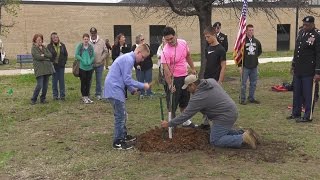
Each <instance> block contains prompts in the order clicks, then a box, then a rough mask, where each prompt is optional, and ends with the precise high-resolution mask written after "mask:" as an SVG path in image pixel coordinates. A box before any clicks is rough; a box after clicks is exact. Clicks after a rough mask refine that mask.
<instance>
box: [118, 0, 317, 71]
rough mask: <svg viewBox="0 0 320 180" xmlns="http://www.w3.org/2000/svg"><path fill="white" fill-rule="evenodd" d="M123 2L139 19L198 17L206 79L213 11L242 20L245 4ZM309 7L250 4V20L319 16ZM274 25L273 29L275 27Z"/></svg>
mask: <svg viewBox="0 0 320 180" xmlns="http://www.w3.org/2000/svg"><path fill="white" fill-rule="evenodd" d="M123 2H125V3H130V4H133V6H131V13H132V14H133V15H134V16H135V17H139V18H145V17H147V16H149V15H150V14H154V13H157V14H160V16H159V20H160V21H161V20H163V19H166V21H170V20H177V18H179V17H180V18H186V17H192V16H193V17H197V18H198V20H199V29H200V31H199V32H200V34H199V35H200V44H201V69H200V73H199V75H200V77H203V73H204V69H205V63H206V58H205V53H204V52H205V48H206V46H207V42H206V41H205V39H204V37H203V35H202V33H203V31H204V29H205V28H206V27H207V26H211V25H212V24H211V23H212V17H211V15H212V10H214V9H215V8H218V7H230V8H232V9H233V10H234V14H235V16H237V17H238V18H239V16H240V11H241V8H242V0H124V1H123ZM308 5H309V0H253V1H251V2H250V3H249V7H251V8H253V11H252V12H251V14H249V16H251V15H253V14H255V13H258V12H263V13H265V15H266V17H267V18H268V20H269V22H270V23H271V22H274V21H278V22H280V18H279V17H278V15H277V13H276V8H278V7H283V8H282V11H283V12H286V10H287V8H292V7H294V8H295V7H299V8H300V9H303V10H305V11H307V12H308V13H309V14H313V15H316V13H315V12H313V11H312V10H311V8H309V6H308ZM172 12H173V13H172ZM271 24H272V25H273V23H271Z"/></svg>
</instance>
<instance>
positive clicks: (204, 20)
mask: <svg viewBox="0 0 320 180" xmlns="http://www.w3.org/2000/svg"><path fill="white" fill-rule="evenodd" d="M211 15H212V7H211V6H207V7H202V8H201V9H200V13H199V16H198V18H199V26H200V44H201V67H200V72H199V78H201V79H202V78H203V75H204V70H205V68H206V62H207V60H206V57H205V49H206V47H207V41H206V39H205V37H204V35H203V31H204V29H205V28H206V27H208V26H211V19H212V18H211Z"/></svg>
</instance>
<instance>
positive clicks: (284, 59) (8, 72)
mask: <svg viewBox="0 0 320 180" xmlns="http://www.w3.org/2000/svg"><path fill="white" fill-rule="evenodd" d="M291 60H292V57H277V58H260V59H259V63H269V62H289V61H291ZM232 64H234V61H233V60H227V65H232ZM194 65H195V66H196V67H199V66H200V62H194ZM157 68H158V65H157V64H153V69H157ZM65 73H72V68H66V70H65ZM20 74H33V69H11V70H0V76H12V75H20Z"/></svg>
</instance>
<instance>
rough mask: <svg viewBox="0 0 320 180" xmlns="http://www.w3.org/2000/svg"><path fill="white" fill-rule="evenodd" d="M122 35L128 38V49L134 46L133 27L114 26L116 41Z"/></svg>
mask: <svg viewBox="0 0 320 180" xmlns="http://www.w3.org/2000/svg"><path fill="white" fill-rule="evenodd" d="M120 33H122V34H124V36H125V37H126V43H127V45H128V47H131V46H132V35H131V25H114V26H113V34H114V39H115V38H116V37H117V35H118V34H120Z"/></svg>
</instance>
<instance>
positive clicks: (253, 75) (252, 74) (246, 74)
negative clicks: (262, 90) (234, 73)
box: [240, 67, 258, 102]
mask: <svg viewBox="0 0 320 180" xmlns="http://www.w3.org/2000/svg"><path fill="white" fill-rule="evenodd" d="M248 78H249V81H250V87H249V96H248V100H249V101H253V100H255V97H254V93H255V91H256V86H257V80H258V68H253V69H248V68H246V67H243V70H242V82H241V97H240V100H241V101H242V102H244V101H245V100H246V89H247V81H248Z"/></svg>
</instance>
